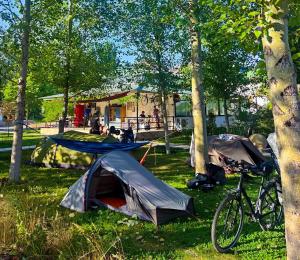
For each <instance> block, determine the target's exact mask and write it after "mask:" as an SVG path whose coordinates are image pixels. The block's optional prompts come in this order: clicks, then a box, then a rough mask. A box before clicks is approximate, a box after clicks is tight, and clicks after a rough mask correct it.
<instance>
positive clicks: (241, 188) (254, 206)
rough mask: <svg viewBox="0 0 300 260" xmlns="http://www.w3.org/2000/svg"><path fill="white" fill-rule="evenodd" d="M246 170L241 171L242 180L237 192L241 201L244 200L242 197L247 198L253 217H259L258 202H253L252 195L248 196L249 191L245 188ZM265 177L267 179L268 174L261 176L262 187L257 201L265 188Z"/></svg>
mask: <svg viewBox="0 0 300 260" xmlns="http://www.w3.org/2000/svg"><path fill="white" fill-rule="evenodd" d="M245 173H246V172H241V177H240V180H239V183H238V187H237V189H236V191H237V193H238V196H239V198H240V202H242V197H244V198H245V200H246V202H247V204H248V206H249V208H250V211H251V212H250V214H251V217H252V218H254V219H258V217H259V214H258V211H257V204H253V203H252V201H251V199H250V197H249V196H248V194H247V191H246V189H245V188H244V186H243V184H244V179H245V175H244V174H245ZM265 179H266V176H262V178H261V184H260V188H259V192H258V195H257V199H256V201H258V198H259V197H260V195H261V192H262V189H263V184H264V182H265Z"/></svg>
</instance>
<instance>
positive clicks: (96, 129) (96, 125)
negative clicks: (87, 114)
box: [90, 113, 100, 135]
mask: <svg viewBox="0 0 300 260" xmlns="http://www.w3.org/2000/svg"><path fill="white" fill-rule="evenodd" d="M90 134H97V135H100V122H99V116H98V114H97V113H95V114H94V115H93V118H92V120H91V129H90Z"/></svg>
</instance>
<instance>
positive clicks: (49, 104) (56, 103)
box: [42, 100, 74, 122]
mask: <svg viewBox="0 0 300 260" xmlns="http://www.w3.org/2000/svg"><path fill="white" fill-rule="evenodd" d="M42 106H43V121H45V122H52V121H57V120H58V119H59V118H60V117H61V115H62V111H63V102H62V100H51V101H47V100H45V101H43V105H42ZM68 111H69V114H70V115H73V113H74V105H73V103H69V107H68Z"/></svg>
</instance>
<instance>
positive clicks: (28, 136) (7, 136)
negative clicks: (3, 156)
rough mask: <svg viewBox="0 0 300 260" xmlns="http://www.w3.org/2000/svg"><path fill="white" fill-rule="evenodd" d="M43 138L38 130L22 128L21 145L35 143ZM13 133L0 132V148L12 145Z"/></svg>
mask: <svg viewBox="0 0 300 260" xmlns="http://www.w3.org/2000/svg"><path fill="white" fill-rule="evenodd" d="M42 138H43V136H42V135H40V134H39V133H38V132H36V131H33V130H24V135H23V146H31V145H37V144H38V143H39V141H40V140H41V139H42ZM12 140H13V133H12V132H10V133H4V132H0V148H7V147H11V146H12Z"/></svg>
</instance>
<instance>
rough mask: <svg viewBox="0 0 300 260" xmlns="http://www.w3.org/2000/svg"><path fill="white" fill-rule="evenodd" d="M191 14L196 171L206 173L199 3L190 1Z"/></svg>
mask: <svg viewBox="0 0 300 260" xmlns="http://www.w3.org/2000/svg"><path fill="white" fill-rule="evenodd" d="M189 8H190V10H191V13H190V33H191V36H190V37H191V45H192V46H191V49H192V54H191V56H192V106H193V110H192V111H193V122H194V140H195V171H196V173H203V174H204V173H206V163H208V148H207V132H206V131H207V130H206V115H205V105H204V89H203V75H202V60H201V39H200V31H199V29H198V26H199V24H200V21H199V18H198V17H199V10H198V1H197V0H189Z"/></svg>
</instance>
